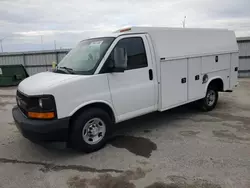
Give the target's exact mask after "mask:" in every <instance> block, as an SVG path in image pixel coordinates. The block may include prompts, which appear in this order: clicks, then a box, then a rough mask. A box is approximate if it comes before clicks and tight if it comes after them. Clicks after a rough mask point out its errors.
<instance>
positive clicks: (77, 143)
mask: <svg viewBox="0 0 250 188" xmlns="http://www.w3.org/2000/svg"><path fill="white" fill-rule="evenodd" d="M111 125H112V121H111V119H110V117H109V115H108V114H107V113H106V112H105V111H103V110H101V109H98V108H91V109H88V110H85V111H83V112H82V113H81V114H80V115H78V116H77V117H76V119H75V120H74V121H73V125H72V126H73V127H72V131H71V134H70V145H71V146H72V147H73V148H74V149H77V150H80V151H84V152H87V153H89V152H93V151H97V150H99V149H100V148H102V147H103V146H104V145H105V144H106V141H107V138H108V136H109V135H110V131H111Z"/></svg>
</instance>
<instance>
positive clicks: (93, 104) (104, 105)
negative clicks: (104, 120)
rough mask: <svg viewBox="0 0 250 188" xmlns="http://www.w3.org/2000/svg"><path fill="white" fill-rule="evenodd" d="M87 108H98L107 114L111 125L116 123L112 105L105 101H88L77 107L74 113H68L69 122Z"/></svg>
mask: <svg viewBox="0 0 250 188" xmlns="http://www.w3.org/2000/svg"><path fill="white" fill-rule="evenodd" d="M89 108H100V109H102V110H104V111H105V112H107V113H108V115H109V116H110V118H111V120H112V122H113V123H115V122H116V121H117V119H116V115H115V111H114V109H113V107H112V105H111V104H109V103H108V102H107V101H89V102H87V103H84V104H82V105H80V106H78V107H77V108H76V109H75V110H74V111H72V112H71V113H70V121H72V120H73V119H74V118H75V117H76V116H78V115H79V114H80V113H82V112H83V111H85V110H87V109H89Z"/></svg>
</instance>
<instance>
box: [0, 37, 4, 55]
mask: <svg viewBox="0 0 250 188" xmlns="http://www.w3.org/2000/svg"><path fill="white" fill-rule="evenodd" d="M0 43H1V51H2V53H3V39H1V40H0Z"/></svg>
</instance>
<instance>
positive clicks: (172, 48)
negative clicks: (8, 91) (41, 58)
mask: <svg viewBox="0 0 250 188" xmlns="http://www.w3.org/2000/svg"><path fill="white" fill-rule="evenodd" d="M237 75H238V46H237V43H236V38H235V34H234V32H233V31H229V30H220V29H182V28H156V27H155V28H154V27H152V28H151V27H131V28H127V29H122V30H119V31H116V32H114V33H112V34H110V35H107V36H103V37H99V38H91V39H86V40H83V41H81V42H80V43H79V44H78V45H77V47H76V48H74V49H72V50H71V51H70V52H69V53H68V54H67V56H65V57H64V59H63V60H62V61H61V62H60V63H59V64H58V65H57V68H56V69H55V70H54V72H44V73H39V74H36V75H34V76H31V77H29V78H27V79H25V80H24V81H22V82H21V83H20V84H19V86H18V90H17V106H16V107H14V108H13V111H12V113H13V117H14V120H15V122H16V125H17V127H18V128H19V130H20V131H21V133H22V134H23V135H24V137H26V138H28V139H30V140H46V141H67V142H68V143H70V145H71V146H72V147H74V148H75V149H79V150H83V151H85V152H91V151H95V150H98V149H99V148H101V147H102V146H104V144H105V142H106V141H107V138H108V136H109V135H110V133H111V131H112V127H113V126H114V124H115V123H118V122H121V121H124V120H128V119H131V118H134V117H137V116H140V115H143V114H147V113H150V112H154V111H164V110H167V109H170V108H173V107H176V106H180V105H183V104H186V103H190V102H193V101H197V102H198V103H199V104H200V106H201V108H202V109H203V110H205V111H209V110H212V109H213V108H214V107H215V106H216V103H217V100H218V92H227V91H232V90H233V88H234V87H235V86H236V85H237Z"/></svg>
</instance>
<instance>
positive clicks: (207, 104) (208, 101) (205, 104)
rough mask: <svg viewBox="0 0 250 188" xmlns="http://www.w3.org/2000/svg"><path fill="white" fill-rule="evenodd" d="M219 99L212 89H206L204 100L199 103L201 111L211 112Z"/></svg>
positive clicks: (215, 91) (216, 92)
mask: <svg viewBox="0 0 250 188" xmlns="http://www.w3.org/2000/svg"><path fill="white" fill-rule="evenodd" d="M218 98H219V94H218V91H217V90H216V89H215V88H213V87H208V89H207V93H206V96H205V98H203V99H201V100H200V101H199V103H200V107H201V109H202V110H203V111H211V110H213V109H214V108H215V106H216V104H217V101H218Z"/></svg>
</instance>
